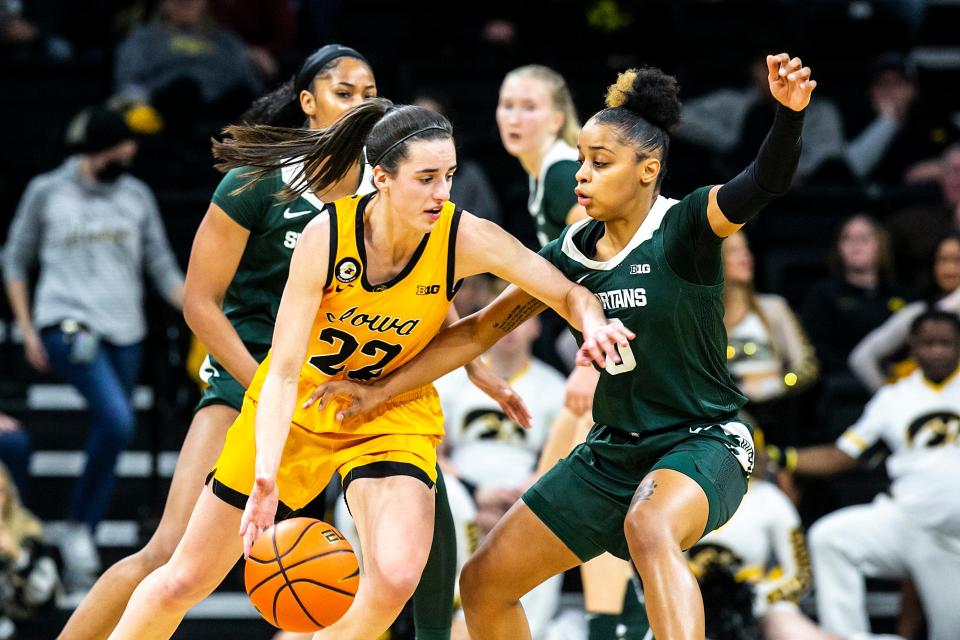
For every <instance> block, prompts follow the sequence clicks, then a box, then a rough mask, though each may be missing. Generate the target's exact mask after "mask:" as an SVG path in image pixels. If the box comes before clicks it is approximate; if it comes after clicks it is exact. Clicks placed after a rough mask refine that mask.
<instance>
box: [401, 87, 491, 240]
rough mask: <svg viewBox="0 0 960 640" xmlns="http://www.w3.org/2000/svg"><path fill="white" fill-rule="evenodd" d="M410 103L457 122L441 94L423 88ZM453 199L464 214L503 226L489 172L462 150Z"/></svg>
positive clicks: (452, 192)
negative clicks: (466, 212) (467, 212)
mask: <svg viewBox="0 0 960 640" xmlns="http://www.w3.org/2000/svg"><path fill="white" fill-rule="evenodd" d="M411 104H415V105H417V106H420V107H425V108H427V109H431V110H433V111H436V112H437V113H440V114H443V115H444V116H446V118H447V119H448V120H450V121H451V122H455V119H454V118H453V117H452V116H451V114H450V103H449V101H448V100H447V96H446V94H444V93H443V92H442V91H439V90H435V89H430V90H427V89H422V90H420V91H418V92H416V93H415V94H414V98H413V100H412V101H411ZM450 200H451V202H454V203H456V204H457V205H458V206H460V207H461V208H463V209H464V210H465V211H469V212H470V213H472V214H474V215H476V216H480V217H481V218H486V219H487V220H490V221H491V222H496V223H497V224H498V225H503V216H502V214H501V213H500V203H499V202H498V201H497V194H496V193H495V192H494V191H493V187H492V186H490V180H489V178H487V174H486V172H485V171H484V170H483V167H481V166H480V165H479V164H478V163H476V162H474V161H473V160H471V159H470V157H469V156H468V155H466V154H465V153H464V152H463V149H460V148H458V149H457V173H456V174H455V175H454V176H453V187H452V188H451V189H450Z"/></svg>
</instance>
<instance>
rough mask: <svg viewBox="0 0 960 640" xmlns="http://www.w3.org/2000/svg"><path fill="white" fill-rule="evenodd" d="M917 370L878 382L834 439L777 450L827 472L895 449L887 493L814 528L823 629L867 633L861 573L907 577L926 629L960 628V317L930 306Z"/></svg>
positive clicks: (944, 632) (917, 344) (920, 326)
mask: <svg viewBox="0 0 960 640" xmlns="http://www.w3.org/2000/svg"><path fill="white" fill-rule="evenodd" d="M910 353H911V355H912V356H913V358H914V359H915V360H916V362H917V365H918V366H919V369H918V370H917V371H915V372H913V373H912V374H910V375H909V376H908V377H906V378H903V379H902V380H900V381H899V382H896V383H894V384H891V385H888V386H885V387H883V388H882V389H880V391H878V392H877V394H876V395H875V396H874V397H873V399H872V400H871V401H870V402H869V403H868V404H867V406H866V408H865V409H864V412H863V415H862V416H861V417H860V419H859V420H857V422H856V424H854V425H853V426H851V427H850V428H849V429H848V430H847V431H846V432H844V434H843V435H842V436H841V437H840V438H839V439H838V440H837V442H836V444H833V445H823V446H818V447H810V448H803V449H799V450H796V449H785V450H783V449H777V448H775V449H773V453H774V455H775V457H776V459H778V460H779V461H780V463H781V464H782V465H784V466H785V468H787V469H788V470H790V471H793V472H794V473H796V474H799V475H816V476H823V475H830V474H835V473H839V472H841V471H845V470H848V469H852V468H853V467H855V466H856V465H857V464H858V463H859V461H860V460H861V459H863V458H864V457H865V454H866V453H867V452H868V451H870V450H872V449H873V448H874V447H875V446H877V445H881V446H885V447H886V448H887V449H889V451H890V452H891V453H890V456H889V457H888V458H887V460H886V466H887V471H888V473H889V475H890V478H891V486H890V490H889V492H888V493H881V494H880V495H878V496H877V497H876V498H875V499H874V500H873V502H872V503H870V504H869V505H860V506H853V507H847V508H845V509H840V510H839V511H836V512H834V513H832V514H830V515H828V516H826V517H824V518H822V519H820V520H818V521H817V522H816V524H814V526H813V528H812V529H811V530H810V553H811V559H812V562H813V569H814V575H815V578H816V587H817V588H816V594H817V614H818V616H819V618H820V621H821V623H822V624H823V626H824V628H825V629H827V630H828V631H831V632H833V633H837V634H841V635H843V636H844V637H847V638H861V637H867V635H868V634H869V633H870V624H869V621H868V618H867V611H866V597H865V585H864V578H866V577H885V578H894V579H902V578H910V579H911V580H912V582H913V583H914V585H916V589H917V594H918V595H919V598H920V601H921V603H922V605H923V610H924V612H925V614H926V618H927V622H928V629H929V638H931V640H946V639H947V638H955V637H956V633H957V629H960V609H958V608H957V606H956V588H955V587H956V585H958V584H960V502H958V501H957V500H953V499H949V500H945V499H944V497H945V496H952V495H954V494H955V492H956V488H957V486H960V446H958V436H960V376H958V375H957V374H958V367H960V319H958V318H957V316H956V315H954V314H952V313H946V312H944V311H938V310H930V311H926V312H924V313H923V314H921V315H920V316H918V317H917V318H916V319H914V321H913V323H912V324H911V326H910Z"/></svg>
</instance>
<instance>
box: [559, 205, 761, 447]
mask: <svg viewBox="0 0 960 640" xmlns="http://www.w3.org/2000/svg"><path fill="white" fill-rule="evenodd" d="M708 193H709V187H705V188H703V189H698V190H697V191H694V192H693V193H692V194H690V195H688V196H687V197H686V198H684V199H683V200H681V201H679V202H678V201H676V200H670V199H668V198H664V197H662V196H661V197H659V198H657V201H656V202H655V203H654V205H653V207H652V208H651V210H650V213H649V214H648V215H647V217H646V219H645V220H644V222H643V224H641V225H640V228H639V229H638V230H637V233H636V234H635V235H634V237H633V239H632V240H631V241H630V242H629V243H628V245H627V246H626V247H624V249H623V250H622V251H621V252H620V253H619V254H617V255H616V256H614V257H613V258H611V259H610V260H607V261H606V262H598V261H596V260H593V259H591V256H593V255H595V247H596V244H597V241H598V240H599V239H600V238H601V237H602V236H603V233H604V226H603V223H602V222H598V221H596V220H592V219H589V218H588V219H585V220H580V221H578V222H576V223H574V224H572V225H570V227H568V228H567V229H566V230H565V231H564V232H563V233H562V234H561V235H560V237H559V238H557V239H556V240H554V241H553V242H551V243H550V244H548V245H547V246H546V247H544V248H543V250H542V251H541V253H542V254H543V255H544V257H546V258H547V259H548V260H549V261H550V262H552V263H553V264H554V265H556V266H557V268H559V269H560V271H562V272H563V273H564V275H566V276H567V277H568V278H569V279H570V280H572V281H574V282H577V283H579V284H581V285H583V286H584V287H586V288H588V289H589V290H590V291H592V292H593V293H594V295H596V296H597V298H598V299H599V300H600V302H601V303H602V304H603V308H604V311H605V312H606V314H607V316H608V317H610V318H619V319H620V320H621V321H622V322H623V323H624V325H626V326H627V327H628V328H629V329H631V330H632V331H633V332H634V333H636V334H637V337H636V338H635V339H634V340H632V341H631V343H630V349H629V351H625V352H624V353H623V354H622V355H623V362H622V363H621V364H618V365H612V364H611V365H609V366H608V367H607V368H606V370H604V371H603V372H601V375H600V381H599V383H598V385H597V391H596V395H595V396H594V403H593V417H594V420H595V421H596V422H597V423H599V424H604V425H607V426H609V427H613V428H617V429H622V430H624V431H629V432H650V431H656V430H660V429H665V428H670V427H674V426H679V425H682V424H685V423H690V422H703V421H706V420H710V419H714V418H717V417H719V416H723V415H725V414H731V413H734V412H736V411H737V410H738V409H739V408H740V407H741V406H743V404H744V403H745V402H746V398H744V396H743V395H741V394H740V392H739V391H738V390H737V387H736V386H735V385H734V383H733V380H732V379H731V378H730V375H729V374H728V373H727V364H726V359H725V357H726V347H727V334H726V330H725V328H724V326H723V282H722V279H720V278H719V268H720V241H719V239H718V238H716V236H715V235H713V234H712V231H710V232H709V234H704V233H703V231H704V228H705V225H708V224H709V223H708V222H707V214H706V207H707V195H708ZM665 231H666V232H668V234H669V239H668V240H667V241H666V242H665V240H664V237H665ZM691 237H694V238H704V239H703V240H701V241H700V246H699V247H698V252H699V254H700V255H699V259H700V261H701V264H700V265H692V264H691V263H692V262H693V261H695V260H696V259H697V256H695V255H694V252H692V251H689V250H688V249H687V248H688V247H689V242H688V241H689V239H690V238H691ZM678 248H684V250H683V251H679V250H678ZM704 253H706V255H707V256H708V257H709V256H712V255H713V254H714V253H715V259H713V262H714V263H715V266H716V268H717V272H716V273H717V280H716V284H712V283H711V284H697V283H694V282H691V281H689V280H687V279H685V278H684V277H681V276H680V275H678V272H681V273H689V272H691V271H692V270H696V268H693V269H692V268H691V267H699V266H702V259H703V255H704ZM575 335H576V337H577V341H578V342H582V337H581V336H580V335H577V334H575Z"/></svg>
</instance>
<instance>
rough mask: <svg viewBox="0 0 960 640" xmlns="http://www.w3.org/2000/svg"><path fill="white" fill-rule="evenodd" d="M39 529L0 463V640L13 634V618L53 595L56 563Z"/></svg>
mask: <svg viewBox="0 0 960 640" xmlns="http://www.w3.org/2000/svg"><path fill="white" fill-rule="evenodd" d="M42 533H43V528H42V526H41V525H40V521H39V520H37V518H36V517H35V516H34V515H33V514H32V513H30V512H29V511H27V510H26V509H25V508H24V507H23V505H21V504H20V498H19V496H18V495H17V488H16V486H15V485H14V484H13V482H12V481H11V480H10V476H9V474H8V473H7V470H6V468H4V467H3V465H0V640H6V639H8V638H14V637H15V636H16V626H15V623H14V621H15V620H23V619H26V618H29V617H31V616H33V615H35V614H36V613H37V612H38V610H39V609H41V608H43V607H44V606H47V605H50V604H51V603H52V602H53V598H54V596H55V595H56V589H57V585H58V584H59V577H58V575H57V565H56V563H55V562H54V560H53V558H52V557H51V555H50V552H49V551H48V550H47V549H46V548H45V547H44V546H43V544H42V543H41V542H40V536H41V534H42Z"/></svg>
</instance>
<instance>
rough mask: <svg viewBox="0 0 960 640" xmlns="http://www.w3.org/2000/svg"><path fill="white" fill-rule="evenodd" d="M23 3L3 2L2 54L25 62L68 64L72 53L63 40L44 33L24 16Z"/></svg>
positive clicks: (17, 0)
mask: <svg viewBox="0 0 960 640" xmlns="http://www.w3.org/2000/svg"><path fill="white" fill-rule="evenodd" d="M23 8H24V7H23V2H22V1H21V0H0V53H2V55H3V56H6V57H11V58H18V59H22V60H28V59H36V58H41V59H43V58H49V59H52V60H65V59H67V58H69V57H71V56H72V55H73V49H72V48H71V46H70V44H69V43H68V42H67V41H66V40H64V39H63V38H61V37H59V36H57V35H54V34H51V33H45V32H44V30H43V29H42V28H41V27H39V26H38V25H36V24H34V23H33V22H31V21H30V20H29V19H28V18H27V16H25V15H24V13H23Z"/></svg>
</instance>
